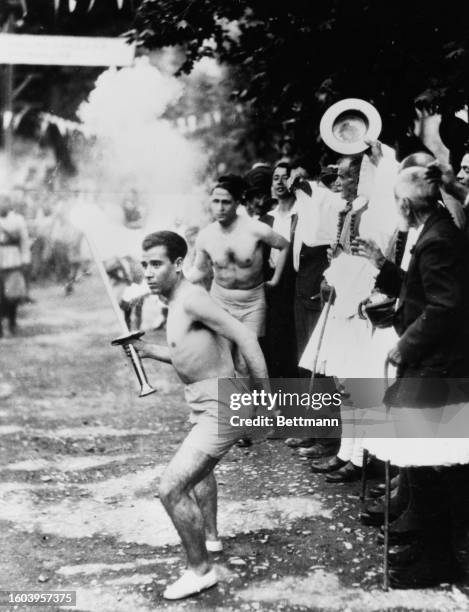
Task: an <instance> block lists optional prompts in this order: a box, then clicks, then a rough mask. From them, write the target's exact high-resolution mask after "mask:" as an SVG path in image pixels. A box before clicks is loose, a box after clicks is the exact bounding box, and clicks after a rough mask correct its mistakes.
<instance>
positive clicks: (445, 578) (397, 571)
mask: <svg viewBox="0 0 469 612" xmlns="http://www.w3.org/2000/svg"><path fill="white" fill-rule="evenodd" d="M391 550H392V551H393V553H392V554H391ZM459 571H460V570H459V568H458V566H457V564H456V562H455V560H454V558H453V556H452V554H451V552H450V549H449V546H448V543H447V542H445V541H443V540H442V539H441V538H436V539H435V538H434V537H433V536H432V535H427V536H425V537H423V538H419V539H416V540H414V541H413V542H412V544H410V545H408V546H406V547H404V546H401V547H398V548H397V549H390V555H389V582H390V584H391V586H392V587H393V588H395V589H424V588H429V587H434V586H437V585H439V584H441V583H442V582H454V581H455V579H457V578H458V575H459Z"/></svg>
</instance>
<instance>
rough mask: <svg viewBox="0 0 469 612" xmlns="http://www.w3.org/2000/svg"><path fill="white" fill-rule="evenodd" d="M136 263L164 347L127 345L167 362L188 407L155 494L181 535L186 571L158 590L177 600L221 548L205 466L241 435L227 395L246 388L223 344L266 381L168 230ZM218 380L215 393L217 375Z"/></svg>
mask: <svg viewBox="0 0 469 612" xmlns="http://www.w3.org/2000/svg"><path fill="white" fill-rule="evenodd" d="M142 248H143V259H142V266H143V269H144V272H145V278H146V280H147V283H148V286H149V287H150V290H151V292H152V293H154V294H156V295H160V296H162V297H164V298H165V299H166V300H167V303H168V320H167V331H166V335H167V346H160V345H156V344H149V343H146V342H142V341H140V340H136V341H134V343H133V344H134V346H135V348H136V349H137V350H138V352H139V354H140V356H141V357H142V358H151V359H157V360H159V361H164V362H166V363H172V365H173V366H174V368H175V369H176V372H177V373H178V375H179V377H180V378H181V380H182V382H183V383H184V384H185V385H186V386H185V398H186V401H187V403H188V405H189V406H190V408H191V409H192V412H191V416H190V420H191V422H192V423H193V424H194V426H193V428H192V430H191V431H190V433H189V434H188V436H187V437H186V438H185V440H184V441H183V443H182V445H181V446H180V448H179V450H178V451H177V452H176V454H175V455H174V457H173V459H172V460H171V462H170V463H169V465H168V467H167V469H166V471H165V473H164V475H163V477H162V480H161V483H160V489H159V497H160V499H161V502H162V504H163V506H164V507H165V509H166V511H167V513H168V514H169V516H170V518H171V520H172V522H173V524H174V526H175V528H176V530H177V531H178V533H179V536H180V537H181V540H182V544H183V546H184V549H185V552H186V554H187V566H188V569H187V570H186V571H185V572H184V573H183V574H182V576H181V577H180V578H179V579H178V580H177V581H176V582H175V583H174V584H172V585H170V586H168V587H167V588H166V590H165V592H164V593H163V596H164V597H165V598H166V599H181V598H183V597H188V596H189V595H193V594H195V593H199V592H200V591H202V590H204V589H207V588H210V587H212V586H213V585H215V584H216V582H217V576H216V573H215V570H214V568H213V567H212V566H211V564H210V562H209V559H208V553H207V549H210V550H211V551H213V552H217V551H221V550H222V543H221V541H220V540H219V539H218V533H217V525H216V516H217V489H216V481H215V477H214V474H213V469H214V467H215V465H216V464H217V462H218V461H219V460H220V459H221V457H222V456H223V455H224V454H225V453H226V452H228V450H229V449H230V448H231V447H232V446H233V445H234V444H235V442H236V441H237V440H238V439H239V438H240V437H242V436H243V435H245V434H246V431H245V430H243V428H238V427H233V426H231V425H230V416H232V414H233V413H232V411H231V410H230V406H229V403H228V401H225V397H226V398H228V397H229V394H230V393H231V389H232V390H233V392H237V393H239V392H248V389H247V388H246V386H245V383H244V382H243V380H242V379H235V378H234V375H235V370H234V364H233V358H232V355H231V350H230V343H234V344H235V345H236V346H237V347H238V349H239V351H240V352H241V354H242V355H243V357H244V359H245V361H246V364H247V366H248V369H249V373H250V375H251V376H252V377H253V378H255V379H265V378H267V368H266V365H265V361H264V357H263V355H262V352H261V350H260V347H259V344H258V342H257V339H256V336H255V334H254V333H253V332H252V331H250V330H249V329H248V328H247V327H245V326H244V325H242V324H241V323H240V322H239V321H237V320H236V319H234V318H233V317H232V316H230V315H229V314H228V313H227V312H226V311H225V310H223V309H222V308H220V306H218V305H217V304H216V303H215V302H214V301H213V300H212V299H211V297H210V296H209V294H208V293H207V291H206V290H205V289H204V288H202V287H199V286H197V285H194V284H192V283H190V282H188V281H187V280H186V279H185V278H184V276H183V274H182V264H183V259H184V257H185V255H186V253H187V245H186V243H185V241H184V239H183V238H182V237H181V236H179V235H178V234H175V233H173V232H167V231H163V232H155V233H153V234H150V235H148V236H147V237H146V238H145V240H144V241H143V244H142ZM219 378H224V379H225V378H226V379H230V380H227V381H225V382H224V385H226V386H225V387H224V389H225V390H226V389H227V391H226V393H227V395H226V396H225V392H224V393H223V396H220V398H219V393H218V379H219Z"/></svg>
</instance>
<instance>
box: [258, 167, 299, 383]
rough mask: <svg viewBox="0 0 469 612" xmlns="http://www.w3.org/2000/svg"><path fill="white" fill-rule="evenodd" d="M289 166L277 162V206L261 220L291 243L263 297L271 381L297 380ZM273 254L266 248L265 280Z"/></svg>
mask: <svg viewBox="0 0 469 612" xmlns="http://www.w3.org/2000/svg"><path fill="white" fill-rule="evenodd" d="M289 175H290V167H289V165H288V164H286V163H285V162H280V163H278V164H277V165H276V166H275V168H274V173H273V177H272V192H273V195H274V196H275V198H276V199H277V205H276V206H275V208H274V209H273V210H271V211H270V212H268V213H267V214H266V215H264V216H262V217H260V221H262V222H264V223H266V224H267V225H269V226H270V227H271V228H272V229H273V230H274V231H275V232H277V233H279V234H280V235H281V236H283V237H284V238H285V239H286V240H288V241H289V242H290V248H289V252H288V258H287V262H286V264H285V267H284V269H283V273H282V276H281V278H280V281H279V283H278V285H277V286H276V287H271V288H270V289H269V290H268V292H267V295H266V298H267V313H266V334H265V339H264V349H265V354H266V361H267V368H268V370H269V376H270V377H271V378H296V377H297V376H298V368H297V361H298V360H297V348H296V336H295V321H294V299H295V277H296V272H295V269H294V267H293V254H292V245H293V237H294V233H295V227H296V222H297V215H296V209H295V196H294V194H292V193H291V191H289V189H288V187H287V180H288V177H289ZM276 255H277V254H276V253H275V252H274V251H273V249H271V248H269V247H266V248H265V252H264V278H265V280H269V279H270V278H272V276H273V274H274V271H275V266H276V262H277V257H276Z"/></svg>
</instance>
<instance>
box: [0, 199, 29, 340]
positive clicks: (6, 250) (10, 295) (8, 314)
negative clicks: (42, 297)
mask: <svg viewBox="0 0 469 612" xmlns="http://www.w3.org/2000/svg"><path fill="white" fill-rule="evenodd" d="M30 263H31V253H30V244H29V236H28V230H27V227H26V221H25V219H24V217H23V215H20V214H18V213H17V212H14V210H13V207H12V203H11V201H10V198H9V197H8V196H7V195H1V196H0V337H1V336H3V326H2V319H3V318H6V319H7V320H8V329H9V332H10V334H11V335H12V336H14V335H15V334H16V329H17V322H16V318H17V310H18V305H19V304H20V303H21V302H22V301H23V300H25V299H26V297H27V287H26V279H25V276H24V272H23V270H24V268H25V266H29V265H30Z"/></svg>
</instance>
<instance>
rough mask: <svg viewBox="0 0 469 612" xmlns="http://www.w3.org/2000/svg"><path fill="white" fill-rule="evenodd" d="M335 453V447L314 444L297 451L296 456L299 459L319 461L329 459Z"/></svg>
mask: <svg viewBox="0 0 469 612" xmlns="http://www.w3.org/2000/svg"><path fill="white" fill-rule="evenodd" d="M336 451H337V445H336V444H334V445H332V444H331V445H330V446H327V445H325V444H314V446H310V447H309V448H300V449H298V454H299V455H300V456H301V457H309V458H310V459H320V458H321V457H329V456H330V455H334V454H335V453H336Z"/></svg>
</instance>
